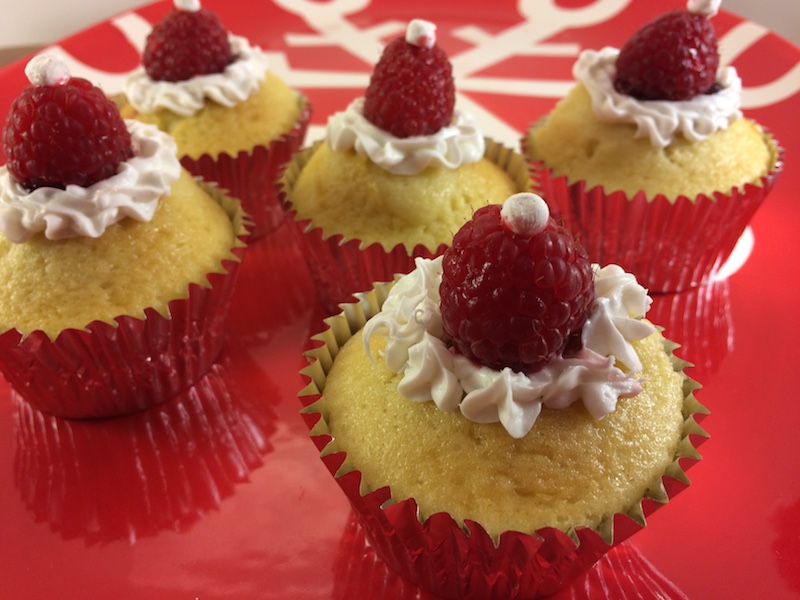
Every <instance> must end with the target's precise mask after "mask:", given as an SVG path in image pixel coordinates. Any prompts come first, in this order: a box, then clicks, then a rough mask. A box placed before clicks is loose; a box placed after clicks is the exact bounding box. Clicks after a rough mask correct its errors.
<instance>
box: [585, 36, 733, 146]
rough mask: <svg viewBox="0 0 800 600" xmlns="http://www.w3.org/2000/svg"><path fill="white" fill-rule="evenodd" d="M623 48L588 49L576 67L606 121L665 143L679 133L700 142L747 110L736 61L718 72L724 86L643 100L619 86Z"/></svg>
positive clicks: (596, 107)
mask: <svg viewBox="0 0 800 600" xmlns="http://www.w3.org/2000/svg"><path fill="white" fill-rule="evenodd" d="M618 56H619V50H618V49H616V48H611V47H606V48H603V49H601V50H599V51H596V50H584V51H583V52H582V53H581V55H580V56H579V58H578V61H577V62H576V63H575V65H574V66H573V69H572V74H573V75H574V77H575V79H577V80H578V81H580V82H581V83H582V84H583V85H584V86H585V87H586V89H587V90H588V92H589V95H590V96H591V98H592V108H593V110H594V112H595V114H596V115H597V118H598V119H600V120H602V121H609V122H618V123H631V124H633V125H636V137H646V138H648V139H649V140H650V143H651V144H652V145H653V146H655V147H660V148H664V147H666V146H669V145H670V144H672V143H673V142H674V141H675V138H676V137H677V136H678V135H682V136H683V137H684V138H685V139H687V140H689V141H692V142H699V141H701V140H704V139H706V138H707V137H708V136H710V135H711V134H713V133H715V132H717V131H719V130H721V129H727V127H728V126H729V125H730V124H731V123H733V122H734V121H735V120H737V119H739V118H740V117H741V116H742V112H741V110H740V106H741V93H742V80H741V79H740V78H739V76H738V74H737V73H736V69H735V68H734V67H731V66H725V67H721V68H720V70H719V73H718V74H717V83H718V84H719V86H720V89H719V91H717V92H715V93H713V94H701V95H699V96H695V97H694V98H691V99H690V100H682V101H672V100H637V99H636V98H633V97H632V96H628V95H626V94H620V93H619V92H618V91H617V90H616V89H614V76H615V74H616V64H617V57H618Z"/></svg>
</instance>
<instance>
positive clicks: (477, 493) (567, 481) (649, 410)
mask: <svg viewBox="0 0 800 600" xmlns="http://www.w3.org/2000/svg"><path fill="white" fill-rule="evenodd" d="M371 343H372V356H375V357H377V356H380V350H381V346H382V345H385V341H383V340H382V339H381V338H379V337H376V338H374V339H373V340H372V341H371ZM633 346H634V349H635V350H636V353H637V355H638V356H639V358H640V359H641V361H642V371H641V372H640V377H641V378H642V379H643V383H642V391H641V392H640V393H639V394H637V395H636V396H635V397H634V398H621V399H620V400H619V402H618V404H617V407H616V410H615V411H614V412H613V413H612V414H610V415H608V416H607V417H605V418H603V419H601V420H597V419H595V418H594V417H592V416H591V415H590V414H589V413H588V412H587V410H586V409H585V408H584V406H583V405H582V404H580V403H575V404H572V405H571V406H570V407H569V408H566V409H548V408H544V409H542V413H541V414H540V415H539V418H538V419H537V421H536V426H535V427H534V428H533V430H532V431H531V433H530V434H528V435H526V436H525V437H523V438H522V439H515V438H512V437H511V436H510V435H509V434H508V432H507V431H506V430H505V429H504V428H503V426H502V425H501V424H500V423H489V424H485V423H474V422H472V421H468V420H467V419H465V418H463V417H462V416H461V415H460V414H459V413H458V412H452V413H445V412H442V411H441V410H439V409H438V408H437V407H436V405H435V404H433V403H431V402H428V403H419V404H417V403H413V402H409V400H408V399H407V398H405V397H403V396H402V395H401V394H400V393H399V392H398V391H397V387H398V384H399V383H400V380H401V375H399V374H397V373H393V372H392V371H390V370H389V369H388V368H387V367H386V364H385V363H383V362H382V361H380V360H379V361H378V364H377V366H376V365H374V364H373V363H372V361H371V360H370V359H369V357H368V356H367V354H366V353H365V352H364V348H363V343H362V339H361V335H360V334H356V335H355V336H353V337H352V338H351V339H350V340H349V341H348V342H347V343H346V344H345V346H344V347H343V348H342V350H341V352H340V353H339V354H338V355H337V356H336V360H335V362H334V364H333V367H332V368H331V370H330V372H329V373H328V378H327V381H326V384H325V396H324V397H325V407H326V410H327V412H328V415H329V416H328V425H329V427H330V430H331V434H332V435H333V436H334V438H335V439H336V441H337V445H338V448H339V449H340V450H342V451H344V452H345V453H347V463H346V465H351V466H352V467H353V468H357V469H358V470H359V471H361V473H362V475H363V480H364V484H365V485H366V486H367V488H368V489H370V490H375V489H378V488H380V487H381V486H383V485H388V486H390V487H391V489H392V496H393V497H394V498H395V499H403V498H414V499H415V500H416V501H417V503H418V504H419V507H420V512H421V516H422V517H423V518H425V517H428V516H430V515H432V514H435V513H438V512H446V513H449V514H450V515H452V516H453V518H454V519H456V520H457V521H458V522H459V523H463V522H464V521H465V520H468V519H469V520H473V521H477V522H479V523H481V525H483V527H485V528H486V531H487V532H488V533H489V534H490V535H491V536H493V537H495V538H497V537H499V536H500V534H501V533H503V532H504V531H525V532H532V531H535V530H537V529H540V528H542V527H557V528H559V529H563V530H564V531H567V530H569V529H570V528H571V527H575V526H577V525H583V526H586V527H592V528H597V527H598V526H599V525H600V523H602V522H603V521H604V520H608V519H610V518H611V517H612V516H613V515H614V514H615V513H623V512H625V511H627V510H629V509H630V508H631V507H632V506H635V505H636V504H637V503H638V502H639V501H640V500H641V499H642V498H643V497H644V496H645V495H646V493H647V491H648V490H650V489H656V488H658V486H659V485H660V479H661V476H662V475H663V474H664V473H665V472H666V470H667V468H668V467H669V465H670V464H671V463H672V462H673V461H674V460H675V455H676V452H677V449H678V445H679V443H680V440H681V437H682V433H681V432H682V430H683V416H682V409H683V402H684V393H683V377H682V375H681V374H680V373H678V372H676V371H675V368H674V364H673V362H672V361H671V360H670V357H669V356H668V355H667V353H666V352H665V351H664V340H663V338H662V337H661V334H659V333H653V334H652V335H651V336H650V337H648V338H646V339H645V340H642V341H637V342H634V344H633ZM612 474H613V475H612Z"/></svg>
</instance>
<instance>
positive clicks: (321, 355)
mask: <svg viewBox="0 0 800 600" xmlns="http://www.w3.org/2000/svg"><path fill="white" fill-rule="evenodd" d="M390 288H391V284H378V285H376V287H375V290H374V291H373V292H371V293H369V294H364V295H363V296H362V298H361V299H360V302H359V304H358V305H347V306H345V310H344V312H342V313H340V314H338V315H336V316H335V317H330V318H328V319H326V320H325V323H326V325H327V329H326V330H325V331H323V332H322V333H320V334H319V335H316V336H314V337H313V338H312V340H313V341H314V342H315V343H316V346H315V347H314V348H312V349H311V350H309V351H308V352H306V357H307V358H308V359H309V361H310V364H309V366H308V367H306V368H305V369H304V370H303V371H302V374H303V376H304V378H305V380H306V382H307V383H308V385H307V386H306V388H305V389H303V390H302V392H301V393H300V399H301V401H302V403H303V404H304V406H305V408H304V409H303V411H302V414H303V417H304V418H305V420H306V423H307V425H308V427H309V429H310V435H311V437H312V439H313V441H314V443H315V444H316V446H317V448H318V449H319V451H320V457H321V459H322V461H323V462H324V463H325V465H326V466H327V468H328V470H329V471H330V473H331V474H332V475H333V476H334V478H335V479H336V482H337V483H338V484H339V486H340V487H341V489H342V490H343V491H344V493H345V494H346V495H347V497H348V499H349V500H350V503H351V505H352V506H353V509H354V511H355V513H356V514H357V515H358V517H359V519H360V521H361V525H362V527H363V529H364V532H365V535H366V537H367V539H368V540H369V543H370V544H371V546H372V547H373V548H374V549H375V552H376V553H377V554H378V556H380V557H381V559H382V560H383V561H385V562H386V564H387V565H389V567H391V568H392V569H394V570H395V571H396V572H397V573H399V574H400V575H402V576H403V577H405V578H407V579H408V580H410V581H412V582H414V583H415V584H417V585H418V586H420V587H421V588H423V589H424V590H426V591H429V592H432V593H434V594H438V595H439V596H441V597H443V598H481V599H489V600H501V599H503V600H507V599H512V598H520V599H521V598H533V597H539V596H545V595H548V594H552V593H554V592H556V591H558V590H559V589H561V588H563V587H564V586H566V585H568V584H569V583H570V582H571V581H573V580H574V579H575V578H577V577H579V576H580V575H582V574H584V573H586V572H587V571H588V570H589V569H590V568H591V567H592V565H594V564H595V563H596V562H597V561H598V560H600V558H601V557H602V556H603V555H604V554H606V553H607V552H608V551H609V550H610V549H612V548H614V547H616V546H618V545H619V544H620V543H622V542H623V541H625V540H626V539H628V538H629V537H630V536H631V535H633V534H634V533H636V532H637V531H639V530H641V529H643V528H644V527H646V526H647V517H649V516H650V515H651V514H652V513H653V512H654V511H655V510H656V509H658V508H659V507H660V506H662V505H664V504H666V503H667V502H669V500H670V499H672V498H673V497H674V496H675V495H676V494H677V493H678V492H680V491H681V490H683V489H685V488H686V487H688V486H689V485H690V482H689V479H688V478H687V476H686V470H687V469H688V468H689V467H691V466H692V465H693V464H694V463H695V462H697V461H699V460H700V459H701V456H700V455H699V453H698V452H697V446H699V444H700V443H702V441H704V439H705V438H706V437H708V436H707V434H706V432H705V431H704V430H703V429H702V428H701V427H700V426H699V424H698V422H697V420H696V417H698V418H699V417H700V416H701V415H704V414H706V413H707V411H706V409H705V408H704V407H703V406H702V405H700V404H699V403H698V402H697V400H696V399H695V398H694V395H693V391H694V390H695V389H697V388H698V387H699V386H698V384H697V383H696V382H694V381H693V380H692V379H689V378H686V379H685V381H684V394H685V398H684V415H685V421H684V427H683V434H682V440H681V443H680V445H679V448H678V451H677V453H676V456H675V459H674V461H673V463H672V464H671V465H670V466H669V467H668V469H667V470H666V472H665V473H664V475H663V476H662V478H661V482H660V485H659V486H658V487H657V488H656V489H651V490H649V491H648V494H647V495H646V496H645V497H644V498H642V500H641V501H640V502H639V503H637V505H636V506H634V507H633V508H632V509H631V510H630V511H628V512H627V513H625V514H622V513H618V514H616V515H614V516H613V517H612V518H610V519H608V520H606V521H605V522H603V523H601V525H600V526H599V527H598V528H597V529H591V528H587V527H576V528H573V529H572V530H570V531H568V532H564V531H561V530H558V529H555V528H550V527H546V528H542V529H539V530H537V531H535V532H533V533H523V532H518V531H507V532H505V533H503V534H501V535H500V536H499V539H497V540H495V539H493V538H492V537H491V536H490V535H489V534H488V533H487V532H486V530H485V529H484V528H483V527H482V526H481V524H480V523H477V522H474V521H465V522H464V524H463V527H462V526H461V525H460V524H459V523H457V522H456V521H455V520H454V519H453V518H452V517H451V516H450V515H449V514H446V513H437V514H434V515H431V516H430V517H428V518H426V519H424V520H421V518H420V514H419V510H418V506H417V504H416V502H415V500H414V499H413V498H409V499H404V500H400V501H398V500H396V499H394V498H393V497H392V492H391V489H390V488H389V487H388V486H384V487H380V488H378V489H375V490H372V491H368V490H367V491H365V489H364V487H363V486H362V481H361V473H360V472H359V471H358V470H357V469H353V470H348V468H343V463H344V460H345V458H346V455H345V453H344V452H342V451H340V450H339V449H338V447H337V444H336V440H335V439H334V438H333V437H332V435H331V432H330V429H329V428H328V425H327V423H326V415H325V414H324V407H323V406H322V402H319V400H320V398H321V397H322V395H323V393H322V390H324V387H325V379H326V377H327V373H328V371H329V369H330V367H331V365H332V363H333V360H334V358H335V356H336V354H337V352H338V350H339V348H340V347H341V346H342V345H343V344H344V343H345V342H346V341H347V339H349V338H350V337H351V336H352V335H354V334H355V333H356V332H357V331H359V330H360V329H361V327H362V326H363V324H364V323H365V322H366V321H367V320H368V319H369V318H370V316H371V315H373V314H375V312H376V311H377V310H379V308H380V306H381V305H382V304H383V301H384V300H385V297H386V294H387V293H388V290H389V289H390ZM674 347H675V345H674V344H672V343H671V342H667V343H666V349H667V350H668V351H669V352H670V354H671V357H672V360H673V363H674V368H675V369H676V370H683V369H684V368H685V367H686V366H688V363H686V362H684V361H682V360H680V359H678V358H677V357H675V356H674V355H672V350H673V349H674Z"/></svg>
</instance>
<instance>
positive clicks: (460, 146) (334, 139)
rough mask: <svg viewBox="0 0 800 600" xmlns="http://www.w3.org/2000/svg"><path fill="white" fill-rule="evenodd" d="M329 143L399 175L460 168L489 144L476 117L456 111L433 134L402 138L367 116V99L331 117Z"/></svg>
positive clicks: (339, 150)
mask: <svg viewBox="0 0 800 600" xmlns="http://www.w3.org/2000/svg"><path fill="white" fill-rule="evenodd" d="M326 139H327V142H328V145H329V146H330V147H331V148H332V149H333V150H336V151H338V152H345V151H347V150H351V149H353V150H355V151H356V152H357V153H358V154H361V155H363V156H368V157H369V159H370V160H371V161H372V162H373V163H375V164H376V165H378V166H379V167H381V168H382V169H385V170H386V171H389V172H390V173H394V174H395V175H416V174H418V173H421V172H422V171H424V170H425V169H427V168H428V167H429V166H432V165H435V166H439V167H445V168H447V169H456V168H458V167H460V166H461V165H465V164H469V163H474V162H477V161H479V160H480V159H481V158H482V157H483V153H484V150H485V143H484V139H483V136H482V135H481V133H480V131H479V130H478V127H477V124H476V122H475V119H474V118H473V117H472V116H471V115H468V114H466V113H462V112H459V111H455V112H454V114H453V122H452V123H451V124H450V125H448V126H447V127H442V128H441V129H440V130H439V131H437V132H436V133H434V134H431V135H417V136H411V137H407V138H399V137H396V136H394V135H392V134H391V133H389V132H387V131H384V130H382V129H380V128H379V127H376V126H375V125H373V124H372V123H370V122H369V121H368V120H367V119H366V117H364V99H363V98H358V99H356V100H354V101H353V102H351V103H350V105H349V106H348V107H347V109H346V110H344V111H342V112H339V113H336V114H334V115H333V116H331V117H330V118H329V119H328V127H327V131H326Z"/></svg>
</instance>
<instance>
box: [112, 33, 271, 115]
mask: <svg viewBox="0 0 800 600" xmlns="http://www.w3.org/2000/svg"><path fill="white" fill-rule="evenodd" d="M228 39H229V40H230V43H231V51H232V53H233V55H234V57H235V58H234V61H233V62H232V63H231V64H229V65H228V66H227V67H225V70H224V71H223V72H222V73H211V74H208V75H197V76H196V77H192V78H191V79H187V80H185V81H153V80H152V79H150V76H149V75H148V74H147V72H146V71H145V70H144V68H140V69H138V70H136V71H135V72H134V73H132V74H131V76H130V77H128V80H127V81H126V83H125V96H126V97H127V98H128V102H130V103H131V105H132V106H133V107H134V108H135V109H136V110H138V111H139V112H140V113H146V114H147V113H153V112H155V111H156V110H158V109H159V108H166V109H167V110H170V111H172V112H174V113H176V114H179V115H182V116H184V117H190V116H192V115H194V114H196V113H197V112H198V111H199V110H200V109H201V108H203V106H204V105H205V101H206V98H208V99H210V100H213V101H214V102H216V103H218V104H221V105H223V106H228V107H230V106H235V105H236V104H238V103H239V102H243V101H244V100H246V99H247V98H249V97H250V96H251V95H252V94H253V93H254V92H255V91H256V90H257V89H258V88H259V86H260V85H261V82H263V81H264V79H266V76H267V69H268V63H267V55H266V54H265V53H264V52H263V51H262V50H261V48H259V47H258V46H251V45H250V43H249V42H248V41H247V39H246V38H244V37H241V36H237V35H229V36H228Z"/></svg>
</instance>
